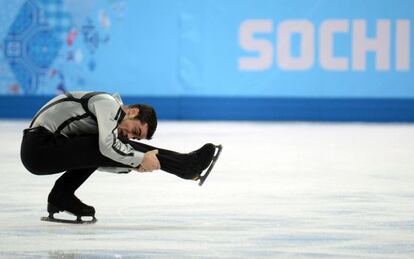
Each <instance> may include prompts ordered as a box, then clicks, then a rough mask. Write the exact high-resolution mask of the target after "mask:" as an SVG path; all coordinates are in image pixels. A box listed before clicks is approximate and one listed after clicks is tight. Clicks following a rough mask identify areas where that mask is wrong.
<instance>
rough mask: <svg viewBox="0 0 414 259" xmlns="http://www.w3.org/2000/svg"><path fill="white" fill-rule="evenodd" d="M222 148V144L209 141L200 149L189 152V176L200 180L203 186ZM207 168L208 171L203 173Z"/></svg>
mask: <svg viewBox="0 0 414 259" xmlns="http://www.w3.org/2000/svg"><path fill="white" fill-rule="evenodd" d="M222 148H223V147H222V146H221V145H218V146H216V145H214V144H211V143H208V144H205V145H204V146H202V147H201V148H200V149H198V150H195V151H193V152H190V153H188V161H189V162H188V163H189V167H188V170H187V173H186V175H187V176H188V178H189V179H193V180H196V181H197V180H200V182H199V185H200V186H201V185H202V184H203V183H204V181H205V180H206V178H207V176H208V175H209V173H210V171H211V170H212V169H213V167H214V164H215V162H216V161H217V159H218V157H219V155H220V153H221V150H222ZM206 169H207V171H206V172H205V173H204V174H203V171H204V170H206Z"/></svg>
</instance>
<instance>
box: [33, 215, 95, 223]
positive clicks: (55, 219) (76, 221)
mask: <svg viewBox="0 0 414 259" xmlns="http://www.w3.org/2000/svg"><path fill="white" fill-rule="evenodd" d="M85 217H88V216H85ZM40 220H41V221H48V222H55V223H65V224H94V223H96V222H97V221H98V220H97V219H96V218H95V217H92V219H91V220H82V219H81V217H78V218H77V219H76V220H70V219H59V218H55V217H51V216H48V217H41V218H40Z"/></svg>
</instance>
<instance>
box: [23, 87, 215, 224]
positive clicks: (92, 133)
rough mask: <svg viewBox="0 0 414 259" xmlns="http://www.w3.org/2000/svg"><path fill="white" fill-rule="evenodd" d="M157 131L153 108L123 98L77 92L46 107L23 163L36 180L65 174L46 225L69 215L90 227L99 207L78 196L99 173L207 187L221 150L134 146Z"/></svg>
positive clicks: (28, 136)
mask: <svg viewBox="0 0 414 259" xmlns="http://www.w3.org/2000/svg"><path fill="white" fill-rule="evenodd" d="M156 128H157V116H156V113H155V110H154V109H153V108H152V107H151V106H148V105H143V104H135V105H123V103H122V100H121V98H120V97H119V96H118V95H110V94H108V93H102V92H71V93H65V94H62V95H59V96H56V97H55V98H53V99H52V100H50V101H49V102H48V103H47V104H45V105H44V106H43V107H42V108H41V109H40V110H39V111H38V112H37V113H36V115H35V117H34V118H33V120H32V122H31V124H30V127H29V128H27V129H25V130H24V133H23V140H22V145H21V160H22V162H23V165H24V166H25V167H26V169H27V170H28V171H30V172H31V173H33V174H36V175H48V174H56V173H61V172H65V173H64V174H63V175H62V176H61V177H60V178H58V180H57V181H56V182H55V185H54V186H53V188H52V190H51V191H50V193H49V196H48V205H47V210H48V212H49V217H48V218H47V219H46V220H51V221H59V220H58V219H54V217H53V215H54V213H58V212H60V211H67V212H69V213H71V214H74V215H75V216H76V217H77V219H76V221H73V222H78V223H81V222H84V221H82V219H81V217H82V216H90V217H92V220H91V221H90V222H95V221H96V219H95V209H94V207H92V206H89V205H86V204H84V203H83V202H82V201H81V200H79V199H78V198H77V197H76V196H75V194H74V193H75V191H76V190H77V189H78V188H79V186H81V185H82V184H83V183H84V182H85V181H86V179H88V177H89V176H90V175H91V174H92V173H93V172H94V171H95V170H97V169H100V170H103V171H110V172H115V173H129V172H130V171H131V170H137V171H139V172H152V171H154V170H158V169H161V170H163V171H165V172H168V173H171V174H174V175H176V176H178V177H181V178H184V179H190V180H200V183H201V184H202V182H203V181H204V180H205V178H206V177H207V175H208V173H209V172H210V170H211V169H212V167H213V166H214V162H215V161H216V159H217V158H218V155H219V153H220V151H221V146H215V145H213V144H210V143H209V144H205V145H204V146H202V147H201V148H200V149H198V150H195V151H193V152H190V153H186V154H183V153H178V152H174V151H171V150H166V149H161V148H157V147H153V146H150V145H146V144H143V143H140V142H137V141H133V140H134V139H135V140H140V139H151V138H152V136H153V135H154V132H155V130H156ZM206 169H207V170H206ZM205 170H206V171H205ZM203 171H205V173H204V174H203ZM60 221H61V222H68V221H64V220H60ZM69 222H70V221H69Z"/></svg>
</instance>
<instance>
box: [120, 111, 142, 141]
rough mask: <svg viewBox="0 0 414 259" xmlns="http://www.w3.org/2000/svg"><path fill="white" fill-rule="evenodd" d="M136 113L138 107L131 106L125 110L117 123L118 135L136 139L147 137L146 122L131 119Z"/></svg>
mask: <svg viewBox="0 0 414 259" xmlns="http://www.w3.org/2000/svg"><path fill="white" fill-rule="evenodd" d="M138 113H139V109H138V108H131V109H129V110H127V111H126V115H125V117H124V119H123V120H122V121H121V123H120V124H119V125H118V136H120V137H124V138H128V139H138V140H139V139H145V138H147V132H148V124H147V123H142V122H141V121H140V120H137V119H133V118H134V117H135V116H137V115H138Z"/></svg>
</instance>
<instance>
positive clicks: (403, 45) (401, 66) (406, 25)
mask: <svg viewBox="0 0 414 259" xmlns="http://www.w3.org/2000/svg"><path fill="white" fill-rule="evenodd" d="M410 35H411V28H410V20H397V29H396V35H395V37H396V39H395V42H396V44H395V45H396V46H395V62H396V64H395V68H396V69H397V70H399V71H408V70H410V56H411V53H410V45H411V42H410Z"/></svg>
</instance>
